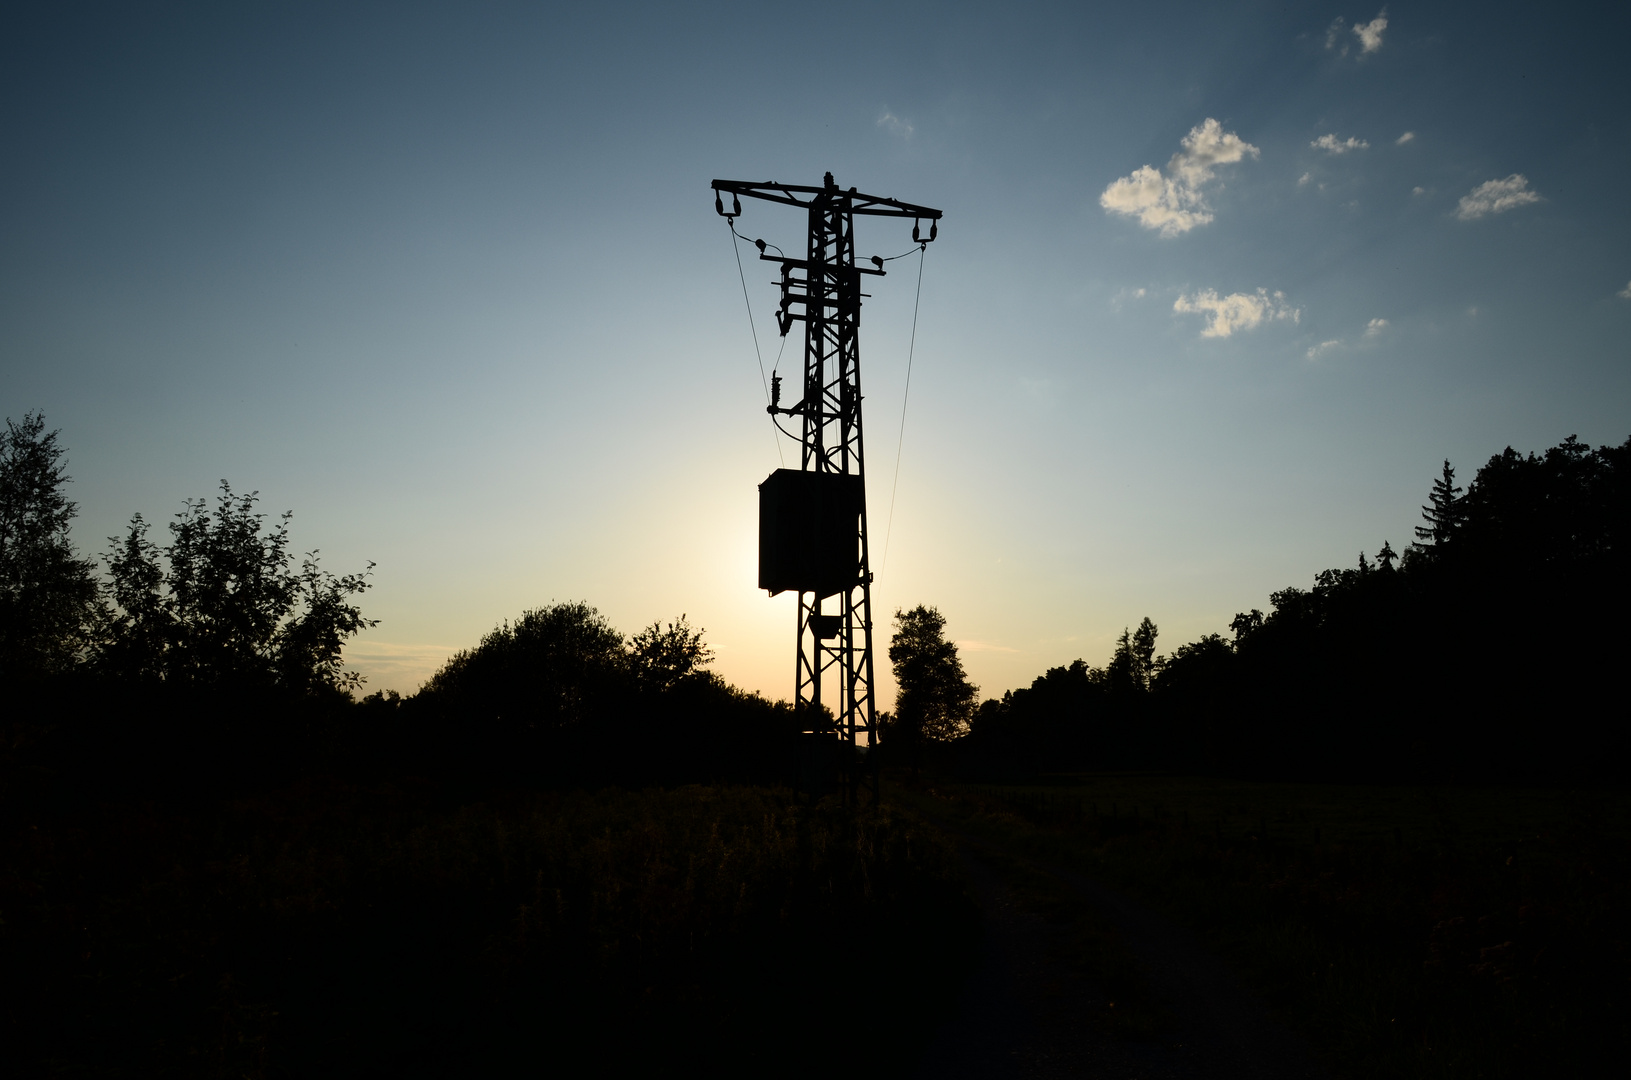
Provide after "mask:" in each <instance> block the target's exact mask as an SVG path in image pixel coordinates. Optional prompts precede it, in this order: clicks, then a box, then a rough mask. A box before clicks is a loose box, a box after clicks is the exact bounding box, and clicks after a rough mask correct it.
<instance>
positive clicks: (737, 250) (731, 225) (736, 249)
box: [725, 218, 922, 468]
mask: <svg viewBox="0 0 1631 1080" xmlns="http://www.w3.org/2000/svg"><path fill="white" fill-rule="evenodd" d="M725 226H726V227H727V228H728V229H730V231H731V252H732V253H733V254H735V256H736V276H737V278H739V279H740V280H741V282H742V306H743V307H745V308H747V309H748V331H749V332H750V333H751V334H752V335H753V356H754V358H755V359H757V360H758V361H759V385H760V386H761V387H763V388H764V392H765V404H766V405H769V404H770V380H769V379H766V378H765V358H764V354H763V353H761V352H760V351H759V328H758V327H757V326H754V325H753V303H752V302H751V301H750V300H748V278H747V275H746V274H744V273H743V272H742V248H741V245H739V244H738V243H737V242H736V241H737V235H736V223H735V222H734V221H732V220H731V219H730V218H726V219H725ZM918 271H919V274H918V276H919V277H920V278H921V277H922V267H921V266H920V267H919V268H918ZM918 284H919V287H920V288H921V287H922V282H921V281H920V282H919V283H918ZM912 318H913V324H914V326H915V325H916V319H917V316H916V315H913V316H912ZM914 332H915V330H914ZM786 344H787V341H786V339H785V338H784V339H783V340H782V345H783V347H786ZM771 422H772V424H773V425H774V422H775V417H771ZM903 422H904V421H903ZM770 441H771V442H773V443H775V444H776V460H777V461H779V462H781V464H782V466H783V468H785V467H786V466H787V459H786V458H784V457H782V441H781V440H780V439H778V438H776V433H775V432H771V434H770ZM896 467H897V468H898V467H899V463H898V462H897V463H896Z"/></svg>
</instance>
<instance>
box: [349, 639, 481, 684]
mask: <svg viewBox="0 0 1631 1080" xmlns="http://www.w3.org/2000/svg"><path fill="white" fill-rule="evenodd" d="M458 651H459V650H458V648H457V647H455V646H452V645H423V644H414V645H408V644H402V643H398V642H390V641H369V640H352V641H349V642H347V643H346V646H345V654H344V655H345V664H346V666H347V667H350V668H354V669H356V670H357V671H360V672H362V674H363V675H364V676H365V677H366V678H367V679H368V683H367V688H368V689H371V690H372V689H391V690H396V691H398V692H399V693H404V694H407V693H412V692H413V691H414V690H416V689H418V688H419V686H420V685H421V684H423V683H424V682H425V680H427V679H429V678H430V677H431V676H432V675H434V674H436V672H437V670H438V669H440V668H441V666H442V665H443V664H445V663H447V660H448V658H449V657H451V656H452V655H453V654H454V653H456V652H458Z"/></svg>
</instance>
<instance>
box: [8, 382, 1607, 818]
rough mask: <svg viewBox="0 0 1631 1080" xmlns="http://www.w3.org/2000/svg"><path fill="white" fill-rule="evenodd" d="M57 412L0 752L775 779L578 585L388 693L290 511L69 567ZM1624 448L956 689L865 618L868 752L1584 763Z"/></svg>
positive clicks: (43, 470)
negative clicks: (1239, 598) (884, 663)
mask: <svg viewBox="0 0 1631 1080" xmlns="http://www.w3.org/2000/svg"><path fill="white" fill-rule="evenodd" d="M63 458H64V448H63V447H62V446H61V444H60V441H59V433H57V432H47V431H46V430H45V425H44V420H43V418H42V417H41V416H39V415H38V414H29V415H28V416H25V417H24V419H23V421H22V422H21V423H14V422H13V421H11V420H9V419H8V420H7V421H6V430H5V433H4V436H3V439H0V685H3V686H4V694H5V696H6V698H7V700H8V702H9V704H10V706H11V707H10V708H8V709H7V710H6V713H7V717H8V719H7V721H6V722H5V724H6V729H7V730H6V745H7V746H8V747H9V748H10V749H11V750H12V751H17V750H18V748H22V749H24V750H26V751H27V752H29V753H36V754H38V755H43V757H42V758H41V760H49V761H51V762H54V763H55V766H54V767H55V768H58V769H59V770H63V769H65V770H69V771H72V772H75V773H76V774H80V775H83V776H86V777H90V778H94V779H95V782H98V783H114V782H117V783H131V782H138V783H139V782H143V781H144V780H145V781H146V782H156V783H159V784H161V785H163V784H170V785H177V784H179V785H181V786H186V785H189V784H197V783H200V782H203V781H204V780H205V779H206V778H207V779H209V780H210V781H211V782H215V783H219V784H226V785H231V784H234V783H239V782H241V781H243V780H244V779H245V778H247V777H252V776H255V775H268V776H270V775H277V776H286V775H289V774H291V773H298V772H300V771H301V770H303V769H309V768H312V767H314V764H316V765H321V766H322V767H330V766H332V767H337V768H344V769H348V770H361V771H363V772H366V771H368V770H381V769H385V770H395V771H399V772H400V771H406V772H410V773H425V774H435V775H443V776H448V777H455V778H468V779H471V780H477V779H482V780H485V779H494V778H498V779H513V780H517V781H540V780H541V781H545V782H550V783H559V782H567V783H608V782H616V783H634V784H640V783H666V782H682V781H691V780H744V781H754V782H775V781H780V780H782V779H784V778H785V774H786V772H787V769H788V767H789V766H788V763H789V760H790V752H789V749H788V747H789V744H790V742H791V739H792V736H793V734H794V733H795V732H796V731H797V730H798V729H799V727H800V724H799V723H798V718H797V717H796V716H795V715H794V713H793V710H792V709H791V707H790V706H788V705H787V704H786V703H782V702H771V701H768V700H766V699H764V698H763V697H760V696H759V695H757V694H751V693H747V692H744V691H741V690H739V689H737V688H735V687H732V686H730V685H729V684H728V683H726V682H725V681H724V680H723V679H722V678H720V677H719V676H718V675H717V674H716V673H714V672H712V671H710V670H708V664H709V661H710V660H711V658H712V653H711V650H710V649H709V648H708V647H707V645H706V644H705V643H704V640H703V632H702V631H701V630H700V629H698V628H695V627H692V626H691V625H690V624H689V622H688V621H687V620H686V618H685V617H684V616H683V615H682V616H680V617H679V618H677V619H674V620H671V621H670V622H668V623H667V624H666V625H664V624H662V623H653V624H651V625H650V626H648V627H646V628H644V629H642V630H641V631H640V632H638V633H636V634H634V635H633V636H630V637H625V636H624V635H623V634H622V633H620V632H619V631H618V630H616V629H615V628H613V627H612V626H611V625H610V624H609V623H608V622H607V621H606V619H605V618H604V617H603V616H601V615H600V613H599V612H598V611H596V610H595V609H594V608H593V607H590V606H589V605H587V604H584V603H575V602H568V603H554V604H549V605H545V606H543V607H540V608H536V609H533V610H529V611H526V612H524V613H523V614H522V615H521V616H520V617H519V618H517V619H515V620H514V621H513V622H505V623H503V624H501V625H500V626H498V627H496V628H495V629H494V630H493V631H492V632H491V633H489V634H487V635H486V636H485V637H484V638H483V639H482V640H481V641H480V642H479V643H478V644H477V645H476V646H474V647H473V648H470V649H467V650H464V651H462V652H460V653H458V654H457V655H455V656H454V657H453V658H452V659H451V660H449V661H448V663H447V664H446V665H444V666H443V667H442V669H441V670H439V671H438V672H437V673H436V674H435V675H434V676H433V677H432V678H431V679H430V681H429V682H427V683H426V684H425V686H424V687H422V688H421V689H420V691H419V692H418V693H416V694H414V695H413V696H411V697H409V698H402V697H400V696H398V695H397V694H395V693H373V694H370V695H368V696H367V697H364V698H362V699H361V700H360V701H358V700H357V695H358V694H359V693H360V691H361V688H362V679H361V676H360V675H358V674H357V673H356V672H353V671H348V670H346V669H345V666H344V662H343V649H344V645H345V642H346V641H347V640H349V639H350V638H351V637H352V636H354V635H355V634H357V633H358V632H360V631H361V630H363V629H366V628H368V627H370V626H373V625H374V620H371V619H369V618H367V617H365V616H364V615H363V613H362V610H361V607H360V603H359V598H360V596H361V595H362V594H363V593H364V592H365V591H366V590H367V589H368V587H369V576H370V571H371V570H372V564H369V565H368V566H366V567H364V568H363V569H361V570H359V571H355V572H352V573H346V574H335V573H333V572H331V571H329V570H328V569H326V568H325V567H323V566H322V564H321V562H320V559H319V553H318V552H317V551H311V552H307V553H305V554H304V555H301V556H300V557H299V558H297V557H296V554H295V551H294V550H293V549H292V548H291V546H290V539H289V535H288V527H289V520H290V515H289V514H283V515H282V516H280V517H278V518H277V519H276V520H275V521H268V519H267V516H266V515H265V514H263V513H261V512H259V511H258V509H257V496H256V494H255V493H253V492H251V493H249V494H247V495H246V494H240V493H237V492H234V491H233V489H232V488H231V487H230V485H228V484H227V483H226V482H224V481H223V482H222V485H221V490H220V492H219V494H218V496H217V498H216V500H215V502H214V503H213V504H210V503H207V502H206V501H205V500H202V499H190V500H184V501H183V504H182V509H181V511H180V512H178V513H177V514H175V515H174V518H173V519H172V520H171V521H170V522H168V523H167V529H166V531H167V533H168V536H167V537H165V538H163V540H162V542H161V541H160V540H156V539H155V538H154V535H153V533H154V530H153V529H152V527H151V525H150V524H149V523H148V522H147V520H146V519H145V518H144V517H143V516H142V515H141V514H139V513H138V514H136V515H134V516H133V517H132V519H131V521H130V523H129V526H128V528H127V529H126V530H125V533H124V535H122V536H120V537H113V538H110V540H109V547H108V549H107V551H106V552H105V553H104V554H103V555H102V558H101V560H100V567H99V566H98V565H97V562H96V561H93V560H91V559H87V558H84V557H82V556H80V555H79V554H78V553H77V552H76V550H75V549H74V545H73V543H72V541H71V539H70V536H69V528H70V525H71V523H72V521H73V518H74V516H75V513H76V508H75V506H74V504H73V502H72V501H71V500H69V499H68V498H67V495H66V490H65V489H66V485H67V484H68V482H69V477H68V475H67V472H66V465H65V462H64V460H63ZM1628 460H1631V440H1628V441H1627V443H1626V444H1624V445H1621V446H1617V447H1616V446H1603V447H1599V448H1596V449H1592V448H1591V447H1589V446H1587V445H1585V444H1582V443H1580V442H1578V441H1577V440H1576V439H1574V438H1573V437H1571V438H1569V439H1567V440H1565V441H1564V442H1563V443H1561V444H1559V445H1558V446H1555V447H1552V448H1551V449H1549V450H1547V451H1545V452H1544V453H1542V454H1528V455H1522V454H1519V453H1517V452H1516V451H1514V450H1512V449H1511V448H1508V449H1507V450H1506V451H1504V452H1503V453H1501V454H1498V455H1496V456H1494V457H1492V458H1491V459H1490V460H1489V461H1488V462H1487V463H1486V464H1485V465H1484V466H1483V467H1482V468H1480V469H1479V470H1478V472H1477V474H1476V476H1475V477H1474V479H1473V480H1472V481H1471V482H1470V483H1469V484H1467V486H1466V487H1465V489H1463V488H1462V487H1461V486H1459V485H1457V483H1456V478H1455V471H1454V469H1453V468H1452V467H1451V465H1450V463H1449V462H1447V461H1446V462H1445V463H1444V468H1443V472H1442V474H1441V475H1440V477H1439V478H1438V479H1437V480H1436V481H1435V482H1434V484H1433V486H1432V489H1431V490H1430V492H1429V494H1428V501H1427V504H1426V505H1425V506H1424V507H1423V520H1424V524H1423V525H1422V526H1420V527H1419V528H1417V530H1416V537H1415V542H1414V543H1411V544H1409V545H1406V546H1405V548H1404V549H1403V551H1398V552H1396V551H1395V549H1394V548H1393V546H1392V544H1391V543H1390V542H1384V543H1383V544H1382V545H1381V547H1380V549H1379V550H1378V551H1377V552H1376V554H1375V557H1374V558H1371V557H1368V556H1367V555H1366V554H1364V553H1361V554H1360V556H1359V559H1358V563H1357V565H1356V566H1353V567H1349V568H1341V569H1330V570H1325V571H1322V572H1320V573H1319V574H1317V575H1316V576H1315V578H1314V582H1313V584H1312V586H1311V587H1309V588H1300V587H1288V588H1285V589H1282V590H1280V591H1278V592H1275V593H1273V594H1271V595H1270V597H1269V599H1268V604H1269V610H1268V611H1267V613H1265V612H1263V611H1261V610H1258V609H1253V610H1251V611H1249V612H1243V613H1240V614H1238V615H1236V616H1235V618H1234V619H1233V621H1232V622H1231V624H1230V628H1229V631H1230V632H1229V635H1228V636H1227V637H1226V636H1224V635H1222V634H1210V635H1207V636H1205V637H1202V638H1201V639H1199V640H1198V641H1194V642H1190V643H1187V644H1184V645H1182V646H1180V647H1178V648H1177V649H1175V650H1173V651H1172V652H1171V653H1170V654H1167V655H1159V654H1158V652H1157V640H1158V636H1159V631H1158V628H1157V627H1156V625H1155V624H1154V623H1153V622H1152V621H1151V620H1149V619H1148V618H1146V619H1144V620H1143V621H1142V622H1141V623H1140V624H1139V625H1138V626H1137V627H1136V628H1132V627H1129V628H1128V629H1127V630H1125V631H1124V632H1123V633H1122V635H1121V637H1120V639H1119V641H1118V642H1117V645H1116V649H1115V651H1114V653H1113V655H1112V656H1111V658H1110V659H1109V661H1108V662H1107V663H1106V664H1105V665H1104V666H1103V667H1093V666H1090V665H1088V664H1087V663H1085V662H1084V661H1082V660H1077V661H1075V662H1074V663H1072V664H1069V665H1066V666H1061V667H1056V668H1052V669H1050V670H1048V671H1046V672H1044V673H1043V674H1042V675H1040V676H1038V677H1037V678H1036V679H1035V680H1034V681H1033V682H1032V683H1031V685H1030V686H1028V687H1024V688H1021V689H1017V690H1013V691H1010V692H1008V693H1006V694H1004V695H1003V696H1002V697H1001V698H1000V699H998V698H993V699H988V700H985V701H983V702H980V701H979V697H978V691H977V689H976V688H975V687H974V686H973V685H972V684H971V683H970V682H969V681H968V679H967V677H966V675H965V673H964V671H963V668H962V664H961V661H960V659H959V658H958V656H957V650H956V646H955V645H954V644H952V643H951V642H949V641H947V640H946V638H945V626H946V619H945V617H944V616H943V615H942V614H941V613H940V612H939V611H938V610H936V609H934V608H932V607H927V606H923V605H920V606H918V607H915V608H912V609H910V610H902V611H898V612H896V617H895V625H894V634H893V636H892V638H891V641H890V645H889V650H888V651H889V659H890V662H891V665H892V667H893V669H894V673H895V676H896V681H897V684H898V690H899V693H898V697H897V704H896V708H895V710H894V714H893V715H885V716H883V717H881V728H882V740H881V745H880V746H879V747H878V748H877V749H878V750H879V751H880V753H881V755H882V758H883V760H885V761H886V762H893V763H898V764H902V765H909V766H911V767H912V768H914V769H915V768H916V767H917V766H918V765H919V764H920V762H921V761H923V760H924V759H925V758H926V757H928V758H932V759H934V760H936V761H938V762H941V763H951V764H955V765H956V766H957V767H959V768H961V769H964V770H965V771H971V772H979V773H985V774H993V773H1003V774H1034V773H1038V772H1050V771H1068V770H1074V769H1159V770H1184V771H1196V772H1212V773H1219V774H1230V775H1238V776H1263V777H1306V778H1328V779H1338V778H1340V779H1354V780H1378V781H1390V780H1398V779H1404V778H1412V777H1432V778H1435V779H1460V780H1466V781H1477V780H1490V781H1502V780H1527V779H1547V778H1560V777H1596V778H1602V777H1606V776H1609V775H1611V774H1612V773H1613V770H1614V768H1615V766H1614V762H1615V761H1617V760H1618V759H1619V756H1620V755H1621V754H1623V752H1624V750H1625V749H1626V734H1625V731H1626V719H1627V717H1626V706H1625V703H1624V701H1625V699H1624V696H1623V694H1620V693H1618V692H1617V691H1618V689H1619V687H1618V678H1617V675H1616V672H1618V670H1619V667H1618V663H1619V662H1620V659H1621V657H1622V656H1623V655H1624V652H1625V646H1626V644H1627V632H1626V629H1625V622H1624V618H1623V616H1622V614H1621V613H1622V612H1623V611H1624V610H1625V607H1626V601H1627V600H1628V599H1631V596H1628V582H1631V573H1628V569H1631V561H1628V556H1627V552H1628V547H1631V542H1628V535H1631V534H1628V528H1631V525H1628V513H1631V510H1628V508H1631V498H1628V495H1631V492H1628V484H1631V465H1628Z"/></svg>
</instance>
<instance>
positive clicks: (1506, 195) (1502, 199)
mask: <svg viewBox="0 0 1631 1080" xmlns="http://www.w3.org/2000/svg"><path fill="white" fill-rule="evenodd" d="M1538 202H1540V193H1539V192H1535V191H1531V190H1529V180H1528V178H1527V177H1525V176H1524V175H1523V174H1522V173H1513V174H1512V175H1511V176H1509V177H1507V178H1506V179H1505V180H1485V181H1484V182H1483V183H1482V184H1479V185H1478V186H1477V187H1475V188H1473V189H1472V191H1470V192H1468V193H1467V194H1465V195H1463V196H1461V202H1460V203H1459V204H1458V205H1457V206H1456V211H1455V216H1456V217H1458V218H1460V219H1461V220H1462V221H1473V220H1475V219H1477V218H1481V217H1484V216H1485V215H1486V214H1504V213H1506V212H1507V211H1508V210H1516V209H1517V208H1518V207H1520V206H1528V205H1529V204H1530V203H1538Z"/></svg>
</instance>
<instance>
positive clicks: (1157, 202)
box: [1099, 117, 1259, 236]
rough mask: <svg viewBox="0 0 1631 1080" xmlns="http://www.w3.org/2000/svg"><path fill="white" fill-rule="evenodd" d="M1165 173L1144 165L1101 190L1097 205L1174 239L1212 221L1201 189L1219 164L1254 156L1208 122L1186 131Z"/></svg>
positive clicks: (1249, 148)
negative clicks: (1102, 191) (1134, 219)
mask: <svg viewBox="0 0 1631 1080" xmlns="http://www.w3.org/2000/svg"><path fill="white" fill-rule="evenodd" d="M1179 145H1180V147H1181V149H1180V150H1179V151H1178V152H1177V153H1176V154H1174V155H1172V160H1171V161H1169V162H1167V167H1166V169H1165V170H1160V169H1156V168H1155V167H1153V166H1150V165H1145V166H1142V167H1141V168H1139V169H1137V170H1135V171H1134V172H1133V174H1132V175H1131V176H1124V177H1122V178H1121V179H1120V180H1117V181H1116V182H1115V183H1113V184H1111V185H1110V186H1109V187H1107V188H1105V189H1104V194H1102V195H1100V196H1099V205H1100V206H1102V207H1104V208H1105V209H1106V210H1107V211H1109V212H1110V213H1113V214H1125V215H1126V216H1128V217H1136V218H1137V219H1138V222H1139V224H1140V225H1143V226H1144V227H1145V228H1146V229H1156V230H1159V231H1160V233H1161V235H1162V236H1177V235H1178V234H1180V233H1185V232H1188V231H1189V230H1190V229H1193V228H1195V227H1196V226H1197V225H1205V224H1206V223H1207V222H1209V221H1211V220H1212V208H1211V206H1209V205H1208V204H1207V202H1206V197H1205V194H1204V192H1203V191H1202V188H1203V187H1204V186H1205V185H1206V184H1208V183H1210V182H1211V181H1212V180H1214V179H1215V178H1216V176H1217V173H1216V171H1215V169H1216V167H1217V166H1219V165H1232V164H1234V163H1235V162H1238V161H1240V160H1242V159H1244V158H1247V157H1257V156H1258V154H1259V151H1258V149H1257V147H1255V146H1253V145H1252V144H1251V143H1249V142H1246V141H1244V140H1243V139H1241V138H1240V136H1238V135H1236V134H1235V133H1233V132H1226V131H1224V130H1223V126H1222V125H1221V124H1219V123H1218V122H1217V121H1216V120H1213V119H1211V118H1210V117H1208V118H1207V119H1206V120H1205V121H1204V122H1202V123H1201V124H1199V125H1198V126H1196V127H1194V128H1191V129H1190V132H1189V134H1188V135H1185V136H1184V137H1183V140H1182V142H1181V143H1180V144H1179Z"/></svg>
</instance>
